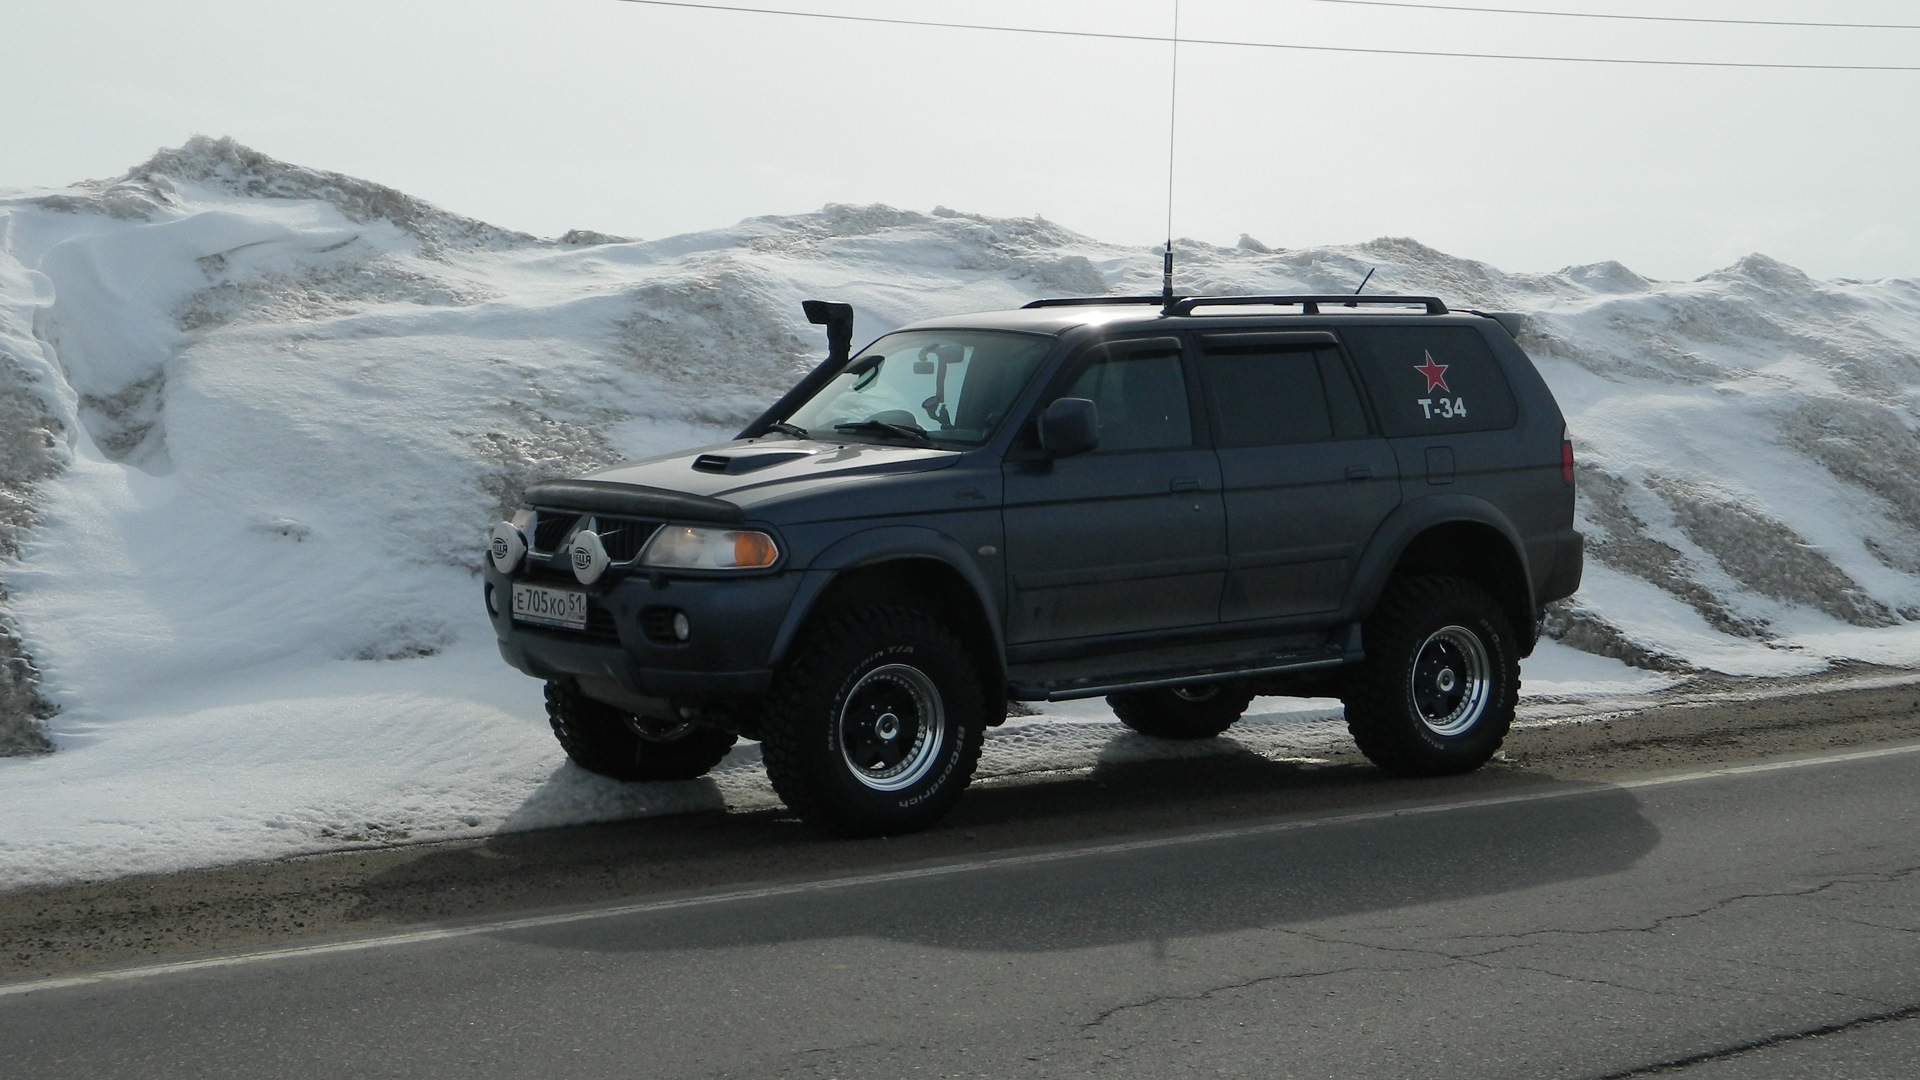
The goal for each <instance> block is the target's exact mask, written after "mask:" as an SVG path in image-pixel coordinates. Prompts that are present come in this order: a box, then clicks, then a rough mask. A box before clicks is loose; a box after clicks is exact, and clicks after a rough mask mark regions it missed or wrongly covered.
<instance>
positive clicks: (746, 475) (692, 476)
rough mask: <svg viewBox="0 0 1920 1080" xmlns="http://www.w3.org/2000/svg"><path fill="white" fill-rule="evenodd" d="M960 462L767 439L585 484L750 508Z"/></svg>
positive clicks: (911, 451) (642, 465) (683, 455)
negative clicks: (675, 494) (620, 486)
mask: <svg viewBox="0 0 1920 1080" xmlns="http://www.w3.org/2000/svg"><path fill="white" fill-rule="evenodd" d="M958 460H960V454H959V452H958V451H954V450H936V449H931V448H928V447H920V446H894V445H889V444H885V443H837V442H820V441H817V440H812V439H789V438H785V437H765V438H760V439H736V440H734V441H733V442H727V443H719V444H717V445H714V446H705V447H700V448H699V449H696V450H683V451H679V452H676V453H673V454H667V455H663V456H661V457H656V458H648V459H647V460H645V461H634V462H628V463H626V464H623V465H615V466H614V467H612V468H610V469H602V470H600V471H599V472H596V473H590V474H588V476H587V477H585V479H587V480H591V481H596V482H598V483H603V484H632V485H636V486H639V487H644V488H652V489H654V490H657V491H672V492H680V493H683V494H687V495H698V496H704V497H707V498H714V499H723V500H725V501H727V502H730V503H733V504H735V505H738V506H740V507H743V508H746V507H752V506H756V505H759V504H762V503H766V502H770V501H773V500H776V499H785V498H788V497H791V496H796V495H803V494H806V493H809V492H812V491H815V490H818V489H821V488H825V487H829V486H833V485H836V484H841V483H845V482H846V481H848V480H851V479H853V478H855V477H861V476H877V475H890V474H900V473H917V472H930V471H933V470H936V469H944V468H947V467H948V466H950V465H952V464H953V463H954V462H956V461H958Z"/></svg>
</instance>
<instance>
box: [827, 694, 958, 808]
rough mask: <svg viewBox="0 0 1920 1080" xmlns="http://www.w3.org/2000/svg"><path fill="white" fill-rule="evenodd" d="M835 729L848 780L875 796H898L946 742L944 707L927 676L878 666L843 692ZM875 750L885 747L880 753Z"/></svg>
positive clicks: (917, 778)
mask: <svg viewBox="0 0 1920 1080" xmlns="http://www.w3.org/2000/svg"><path fill="white" fill-rule="evenodd" d="M834 727H835V730H834V741H835V742H836V743H837V744H838V745H839V748H840V759H841V761H842V762H844V763H845V765H846V767H847V773H848V774H849V775H850V776H852V777H853V778H854V779H855V780H856V781H858V782H859V783H860V784H861V785H862V786H863V787H867V788H870V789H872V790H874V791H882V792H895V791H902V790H905V789H907V788H910V787H912V786H913V785H915V784H917V783H919V782H920V781H921V780H923V779H925V778H926V776H927V774H928V773H930V772H932V771H933V767H934V765H935V763H936V762H938V761H939V759H940V754H941V751H942V750H943V749H944V748H945V746H946V742H947V711H946V703H945V702H944V700H943V699H942V698H941V695H940V690H939V688H938V687H936V686H935V685H934V682H933V679H932V678H931V677H929V676H928V675H927V673H926V672H924V671H921V670H920V669H919V668H917V667H914V666H912V665H911V664H882V665H881V666H879V667H876V668H874V669H873V670H871V671H869V672H867V673H866V674H864V675H862V676H860V679H859V680H858V681H857V682H855V683H854V684H853V686H852V687H851V688H850V689H848V691H847V694H846V697H845V698H844V699H843V700H842V702H841V705H840V713H839V715H838V716H837V717H835V725H834ZM877 744H885V746H884V748H883V752H881V751H877V750H876V745H877ZM876 755H877V757H876Z"/></svg>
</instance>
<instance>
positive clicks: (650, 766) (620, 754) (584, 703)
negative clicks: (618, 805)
mask: <svg viewBox="0 0 1920 1080" xmlns="http://www.w3.org/2000/svg"><path fill="white" fill-rule="evenodd" d="M547 723H549V724H551V725H552V726H553V735H554V738H556V739H559V740H560V748H561V749H563V750H565V751H566V752H567V757H569V758H571V759H573V763H574V764H575V765H578V766H580V767H581V768H583V769H585V770H587V771H588V772H595V773H599V774H600V775H601V776H610V777H612V778H613V779H615V780H691V779H693V778H694V777H696V776H705V775H706V774H707V773H708V772H709V771H711V770H712V769H713V767H714V766H715V765H718V764H720V759H721V758H723V757H726V756H727V751H728V750H730V749H732V748H733V744H734V742H735V740H736V739H737V738H738V737H737V736H736V735H734V734H733V733H732V732H730V731H721V730H720V729H718V728H710V727H698V726H695V725H692V724H683V725H680V726H678V727H672V728H663V729H661V730H660V732H659V733H658V734H642V733H641V731H640V730H639V729H638V728H637V727H636V724H635V722H634V719H633V717H631V716H629V715H628V714H626V713H623V712H621V711H620V710H619V709H616V708H614V707H613V706H611V705H608V704H606V703H605V702H601V701H595V700H594V699H593V698H590V697H586V696H585V695H583V694H581V693H580V692H579V691H577V690H574V689H572V688H571V687H567V686H563V685H561V684H559V683H554V682H549V683H547Z"/></svg>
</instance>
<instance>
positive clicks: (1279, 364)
mask: <svg viewBox="0 0 1920 1080" xmlns="http://www.w3.org/2000/svg"><path fill="white" fill-rule="evenodd" d="M1204 355H1205V358H1204V360H1203V361H1202V370H1203V371H1204V373H1205V376H1206V381H1207V395H1208V397H1209V398H1210V399H1211V403H1212V406H1213V409H1212V412H1213V418H1214V424H1215V437H1216V438H1217V440H1218V441H1219V445H1220V446H1221V447H1223V448H1226V449H1236V448H1240V447H1250V446H1281V445H1285V444H1287V443H1303V442H1322V441H1325V440H1328V439H1347V438H1355V437H1358V436H1361V435H1365V434H1366V419H1365V417H1364V415H1363V414H1362V412H1361V410H1360V403H1359V401H1358V399H1356V398H1355V396H1354V392H1353V386H1352V384H1351V382H1350V381H1349V380H1348V378H1347V372H1346V366H1345V365H1344V364H1342V363H1341V362H1340V355H1339V353H1338V352H1336V351H1335V350H1334V349H1333V347H1332V346H1326V347H1321V348H1298V347H1293V348H1279V347H1272V346H1267V347H1262V346H1251V347H1226V348H1221V347H1214V346H1209V347H1208V348H1207V351H1206V353H1205V354H1204Z"/></svg>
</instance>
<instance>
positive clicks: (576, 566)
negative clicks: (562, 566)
mask: <svg viewBox="0 0 1920 1080" xmlns="http://www.w3.org/2000/svg"><path fill="white" fill-rule="evenodd" d="M567 561H568V562H569V563H571V564H573V576H574V577H576V578H579V579H580V584H582V585H591V584H593V583H594V582H596V581H599V580H600V575H601V574H604V573H606V572H607V564H608V563H609V562H611V561H612V560H611V559H608V558H607V547H606V545H605V544H602V543H601V542H600V534H599V533H596V532H588V531H587V530H585V529H582V530H580V531H579V532H577V533H574V534H573V543H572V544H570V545H568V547H567Z"/></svg>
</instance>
